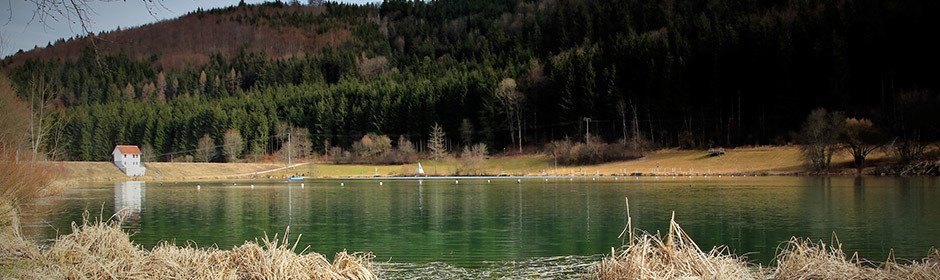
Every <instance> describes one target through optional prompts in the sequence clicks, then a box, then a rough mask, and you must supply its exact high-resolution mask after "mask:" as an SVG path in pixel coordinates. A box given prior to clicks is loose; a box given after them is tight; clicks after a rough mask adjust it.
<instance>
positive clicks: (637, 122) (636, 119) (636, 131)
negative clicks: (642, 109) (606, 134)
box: [630, 99, 640, 148]
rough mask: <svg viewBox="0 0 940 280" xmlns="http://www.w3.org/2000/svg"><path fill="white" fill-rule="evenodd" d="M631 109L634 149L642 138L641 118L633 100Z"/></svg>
mask: <svg viewBox="0 0 940 280" xmlns="http://www.w3.org/2000/svg"><path fill="white" fill-rule="evenodd" d="M630 107H631V109H632V110H633V147H634V148H637V146H638V143H637V141H639V139H638V138H640V118H639V116H638V114H639V112H637V110H636V104H635V103H633V100H632V99H631V100H630Z"/></svg>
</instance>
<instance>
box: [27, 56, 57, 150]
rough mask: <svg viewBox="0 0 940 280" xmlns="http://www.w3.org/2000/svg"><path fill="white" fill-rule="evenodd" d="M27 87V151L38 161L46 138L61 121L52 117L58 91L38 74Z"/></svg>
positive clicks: (51, 83) (53, 84)
mask: <svg viewBox="0 0 940 280" xmlns="http://www.w3.org/2000/svg"><path fill="white" fill-rule="evenodd" d="M28 86H29V88H28V89H27V91H26V95H27V96H26V98H27V100H26V101H27V103H28V105H29V120H28V124H29V149H30V152H31V153H32V156H33V158H34V159H39V158H40V152H43V151H44V150H43V148H45V147H43V145H44V144H46V141H48V139H46V138H47V137H49V136H50V135H51V134H53V133H55V131H56V130H57V129H58V128H59V126H60V124H61V123H62V120H61V119H57V118H55V117H54V116H52V114H54V113H55V112H54V106H53V103H54V102H55V99H56V97H57V96H58V91H59V89H58V87H57V86H56V85H55V83H54V82H52V81H50V80H48V79H47V78H46V77H43V76H41V75H39V74H36V75H33V77H32V79H30V81H29V85H28ZM53 145H54V144H53ZM53 148H54V147H53Z"/></svg>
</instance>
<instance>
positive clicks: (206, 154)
mask: <svg viewBox="0 0 940 280" xmlns="http://www.w3.org/2000/svg"><path fill="white" fill-rule="evenodd" d="M213 157H215V140H212V137H209V134H206V135H203V136H202V138H199V141H198V142H196V158H195V159H196V161H199V162H209V161H210V160H212V158H213Z"/></svg>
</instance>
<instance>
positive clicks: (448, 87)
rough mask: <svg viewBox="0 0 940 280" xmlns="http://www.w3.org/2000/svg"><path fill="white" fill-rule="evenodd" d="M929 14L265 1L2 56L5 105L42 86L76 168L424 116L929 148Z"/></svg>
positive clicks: (577, 2) (678, 141)
mask: <svg viewBox="0 0 940 280" xmlns="http://www.w3.org/2000/svg"><path fill="white" fill-rule="evenodd" d="M937 15H940V2H937V1H927V0H923V1H918V0H912V1H861V0H859V1H855V0H844V1H827V0H776V1H753V0H713V1H695V0H654V1H639V0H625V1H616V0H614V1H589V0H567V1H566V0H548V1H521V0H517V1H494V0H478V1H457V0H440V1H430V2H424V1H386V2H384V3H377V4H373V5H365V6H357V5H349V4H335V3H327V4H323V5H321V6H306V5H287V4H281V3H268V4H261V5H238V6H234V7H230V8H224V9H216V10H209V11H196V12H193V13H191V14H188V15H186V16H183V17H181V18H179V19H175V20H169V21H164V22H159V23H154V24H150V25H146V26H142V27H138V28H133V29H127V30H115V31H112V32H107V33H104V34H98V35H97V36H94V39H95V40H94V41H92V40H91V39H89V38H87V37H86V38H75V39H69V40H61V41H58V42H55V43H54V44H51V45H50V46H47V47H45V48H39V49H34V50H30V51H27V52H21V53H17V54H16V55H14V56H11V57H8V58H6V59H4V60H3V62H2V63H3V67H4V69H5V71H6V72H8V73H9V75H10V77H11V79H12V81H13V83H14V85H15V87H16V88H17V89H18V90H19V92H20V94H28V93H29V92H30V91H29V90H30V89H31V88H33V89H35V88H36V87H35V86H33V87H30V85H37V84H43V85H45V86H46V87H47V88H51V89H54V92H55V93H56V96H54V100H52V102H50V103H51V104H55V105H56V107H57V108H60V109H61V110H59V111H57V113H56V114H57V116H58V120H61V121H62V124H63V126H62V130H61V134H60V135H58V136H57V137H50V138H49V139H50V140H49V141H50V143H49V144H48V148H49V149H50V150H56V151H59V152H61V153H60V154H61V155H62V156H63V157H64V158H67V159H76V160H103V159H106V158H107V157H108V155H109V151H110V149H111V148H112V147H113V145H114V144H116V143H126V144H140V145H147V146H150V147H153V148H154V149H155V150H156V153H157V154H161V155H164V156H162V157H161V159H168V158H169V157H170V156H171V155H173V154H171V153H175V152H180V151H191V150H193V149H195V147H196V145H197V143H196V142H197V141H198V139H199V138H200V137H202V136H203V135H207V134H208V135H210V136H211V138H213V139H215V142H216V143H221V142H222V140H223V139H222V138H223V134H224V132H225V131H227V130H229V129H233V128H234V129H237V130H239V131H240V133H241V136H242V137H243V138H244V139H245V140H246V141H248V143H249V147H248V148H247V149H246V151H245V153H246V154H249V153H251V154H261V153H270V152H273V151H276V150H277V149H279V148H280V146H281V145H282V138H281V137H279V135H280V134H281V132H283V131H284V127H287V126H294V127H298V128H306V129H307V130H308V131H309V133H308V134H307V137H308V138H309V140H311V142H312V143H314V146H315V147H316V148H315V150H319V151H321V152H322V151H325V150H326V149H327V147H329V146H333V145H335V146H340V147H348V145H350V143H351V142H352V141H354V140H355V139H358V138H359V137H361V136H362V135H363V134H365V133H368V132H377V133H382V134H387V135H390V136H392V137H397V136H398V135H404V136H405V137H407V138H410V139H411V140H412V141H415V142H417V143H420V142H422V141H423V140H424V139H425V138H426V137H427V134H428V131H429V129H430V127H431V126H432V124H433V123H440V124H441V125H442V126H443V127H444V130H445V132H446V133H447V135H448V136H449V137H448V138H449V139H452V140H453V141H454V142H455V143H456V142H457V141H458V140H460V141H464V142H468V143H469V142H486V143H488V144H490V147H495V148H496V149H502V148H503V147H506V146H508V145H509V144H510V141H511V139H513V138H511V137H510V132H512V131H514V130H517V129H518V128H519V127H521V135H522V139H523V144H524V145H533V146H535V145H540V144H543V143H546V142H548V141H551V140H557V139H563V138H565V137H570V138H571V139H575V140H578V139H582V138H583V136H582V135H583V134H584V132H585V129H586V128H588V127H586V124H589V125H590V127H589V128H590V132H591V133H592V134H597V135H599V136H600V137H602V138H603V139H605V140H608V141H616V140H618V139H621V138H642V139H644V140H646V141H647V142H651V143H653V144H654V145H658V146H683V147H707V146H716V145H721V146H737V145H753V144H782V143H787V142H790V141H792V140H793V137H792V134H793V131H796V130H798V129H799V126H800V123H801V122H802V121H803V120H804V119H805V117H806V115H807V114H808V113H809V111H811V110H812V109H814V108H818V107H824V108H827V109H830V110H839V111H843V112H845V113H846V115H848V116H852V117H864V118H869V119H872V120H873V121H874V122H875V124H876V125H877V126H879V127H882V128H883V129H885V130H886V131H891V133H892V134H893V135H895V136H898V137H907V138H916V139H917V140H936V139H938V137H940V135H938V131H940V129H938V127H937V126H938V122H937V121H935V120H937V119H940V115H938V114H940V113H938V112H940V110H938V109H940V97H938V89H940V67H937V65H940V52H938V51H937V50H940V44H938V43H937V42H938V41H940V40H936V38H934V37H936V36H935V35H936V33H937V29H936V26H940V17H938V16H937ZM91 42H95V43H94V44H92V43H91ZM92 45H94V47H92ZM507 78H510V79H513V81H508V80H505V79H507ZM501 84H502V85H504V86H506V87H507V88H513V89H515V90H514V91H510V92H513V93H516V92H517V93H518V94H519V96H518V97H519V98H510V99H509V100H520V103H519V106H505V102H504V101H505V100H507V99H505V98H504V99H501V98H499V96H498V95H497V94H496V89H497V87H499V86H500V85H501ZM510 85H511V86H510ZM512 86H514V87H512ZM516 116H518V118H514V117H516ZM584 118H591V120H592V121H591V122H589V123H588V122H585V121H583V119H584ZM510 119H515V120H516V122H510V121H509V120H510ZM510 123H517V124H519V125H511V124H510ZM461 127H470V128H472V133H469V134H468V133H461V132H462V129H461ZM463 138H469V139H463Z"/></svg>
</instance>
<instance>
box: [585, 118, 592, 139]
mask: <svg viewBox="0 0 940 280" xmlns="http://www.w3.org/2000/svg"><path fill="white" fill-rule="evenodd" d="M584 127H585V129H584V143H587V142H588V137H591V118H584Z"/></svg>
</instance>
